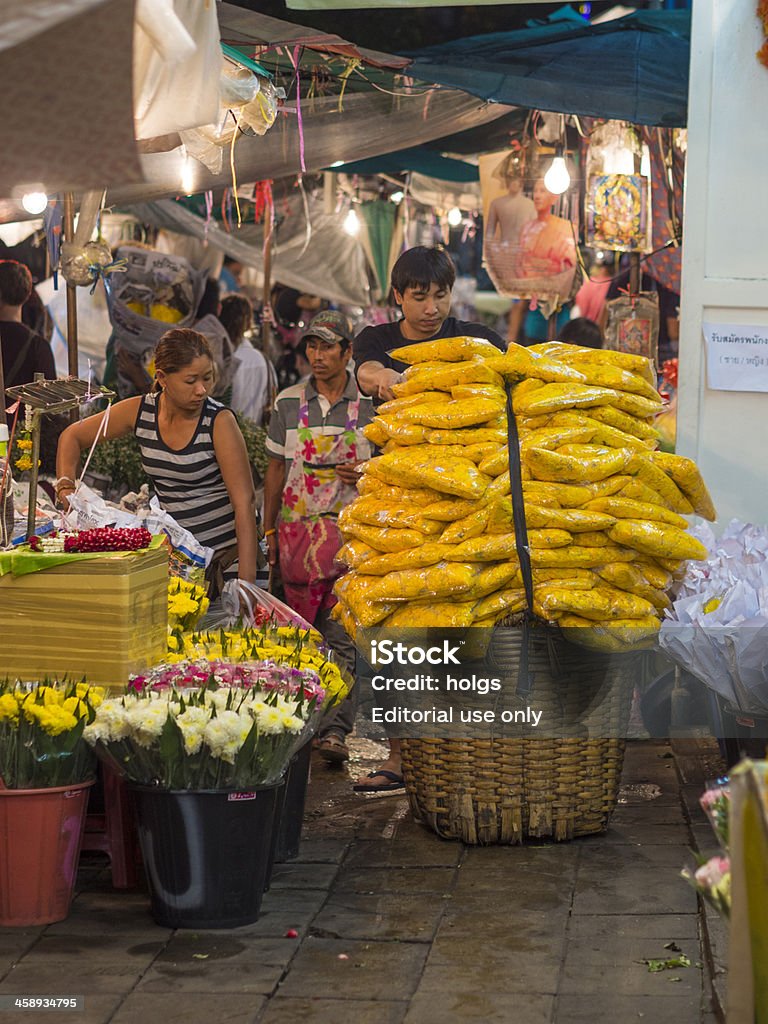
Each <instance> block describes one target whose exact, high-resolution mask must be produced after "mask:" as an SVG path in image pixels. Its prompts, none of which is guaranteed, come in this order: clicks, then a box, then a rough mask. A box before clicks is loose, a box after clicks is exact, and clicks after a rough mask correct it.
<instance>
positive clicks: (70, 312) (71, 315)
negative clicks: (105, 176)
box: [63, 192, 79, 422]
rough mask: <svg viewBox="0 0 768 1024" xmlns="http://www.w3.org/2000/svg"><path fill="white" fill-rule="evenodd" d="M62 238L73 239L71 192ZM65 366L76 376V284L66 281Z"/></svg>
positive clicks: (66, 198) (72, 194)
mask: <svg viewBox="0 0 768 1024" xmlns="http://www.w3.org/2000/svg"><path fill="white" fill-rule="evenodd" d="M63 221H64V223H63V228H64V239H65V241H67V242H71V241H73V239H74V237H75V196H74V193H72V192H65V193H64V216H63ZM67 368H68V370H69V375H70V377H77V376H79V374H78V361H77V286H76V285H71V284H69V282H67ZM72 419H73V422H74V420H75V419H77V410H74V412H73V414H72Z"/></svg>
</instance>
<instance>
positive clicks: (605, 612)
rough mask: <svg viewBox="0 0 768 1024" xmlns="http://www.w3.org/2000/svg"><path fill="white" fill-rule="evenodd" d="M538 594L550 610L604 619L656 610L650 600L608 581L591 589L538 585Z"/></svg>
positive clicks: (539, 598) (634, 617)
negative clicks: (611, 584)
mask: <svg viewBox="0 0 768 1024" xmlns="http://www.w3.org/2000/svg"><path fill="white" fill-rule="evenodd" d="M537 597H538V600H539V601H540V603H541V606H542V608H543V609H544V610H545V611H546V612H547V613H548V614H553V613H557V612H559V613H563V612H567V613H571V614H574V615H581V616H582V617H583V618H585V619H595V620H597V621H600V622H605V621H607V620H610V619H639V618H643V617H645V616H649V615H653V614H654V607H653V605H652V604H651V603H650V601H646V600H645V599H644V598H642V597H638V596H637V594H630V593H627V592H626V591H624V590H619V589H618V588H617V587H611V586H608V585H607V584H604V583H601V584H600V585H598V586H596V587H593V588H592V589H591V590H566V589H564V588H561V587H558V586H557V585H556V584H555V583H553V584H551V585H550V586H549V587H546V586H542V587H539V588H537Z"/></svg>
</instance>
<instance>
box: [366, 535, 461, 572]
mask: <svg viewBox="0 0 768 1024" xmlns="http://www.w3.org/2000/svg"><path fill="white" fill-rule="evenodd" d="M452 552H453V546H452V545H451V544H441V543H440V542H439V541H426V542H425V543H424V544H422V545H421V546H420V547H416V548H409V549H408V550H407V551H391V552H387V553H385V554H378V553H376V554H375V555H374V556H373V557H372V558H367V559H366V560H365V561H364V562H361V563H360V565H359V566H357V571H358V572H359V573H365V574H366V575H370V576H386V575H387V573H389V572H395V570H397V569H424V568H426V567H427V566H430V565H437V563H438V562H441V561H443V560H444V559H446V558H448V556H449V555H450V554H451V553H452Z"/></svg>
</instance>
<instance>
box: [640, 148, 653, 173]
mask: <svg viewBox="0 0 768 1024" xmlns="http://www.w3.org/2000/svg"><path fill="white" fill-rule="evenodd" d="M640 173H641V174H642V176H643V177H644V178H650V176H651V151H650V149H649V148H648V146H646V145H645V143H643V155H642V156H641V157H640Z"/></svg>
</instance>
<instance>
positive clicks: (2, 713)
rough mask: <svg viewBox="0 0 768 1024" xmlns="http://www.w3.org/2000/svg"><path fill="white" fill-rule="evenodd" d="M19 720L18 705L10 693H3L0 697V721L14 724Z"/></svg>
mask: <svg viewBox="0 0 768 1024" xmlns="http://www.w3.org/2000/svg"><path fill="white" fill-rule="evenodd" d="M18 721H19V705H18V703H17V702H16V698H15V697H14V696H13V694H12V693H4V694H3V695H2V697H0V722H12V723H13V724H14V725H16V724H17V723H18Z"/></svg>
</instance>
